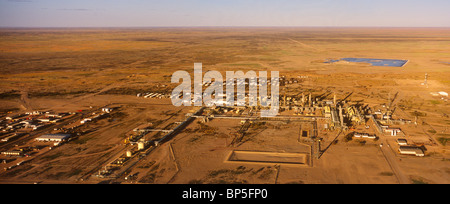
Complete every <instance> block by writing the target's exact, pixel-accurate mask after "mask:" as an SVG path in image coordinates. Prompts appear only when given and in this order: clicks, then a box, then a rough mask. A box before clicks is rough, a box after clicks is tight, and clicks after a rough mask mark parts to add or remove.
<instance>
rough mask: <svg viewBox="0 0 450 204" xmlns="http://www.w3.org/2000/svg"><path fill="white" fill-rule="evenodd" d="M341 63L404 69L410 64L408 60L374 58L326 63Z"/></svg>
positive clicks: (343, 59) (345, 59) (344, 59)
mask: <svg viewBox="0 0 450 204" xmlns="http://www.w3.org/2000/svg"><path fill="white" fill-rule="evenodd" d="M339 61H346V62H356V63H369V64H371V65H372V66H377V67H403V66H404V65H405V64H406V63H408V60H396V59H372V58H342V59H339V60H328V61H326V62H325V63H335V62H339Z"/></svg>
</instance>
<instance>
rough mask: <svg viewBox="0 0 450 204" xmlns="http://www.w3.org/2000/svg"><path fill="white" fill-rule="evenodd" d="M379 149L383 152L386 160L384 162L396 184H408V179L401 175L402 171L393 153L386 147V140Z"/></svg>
mask: <svg viewBox="0 0 450 204" xmlns="http://www.w3.org/2000/svg"><path fill="white" fill-rule="evenodd" d="M380 149H381V151H382V152H383V155H384V157H385V158H386V161H387V162H388V163H389V166H390V167H391V169H392V171H393V172H394V174H395V176H396V177H397V179H398V182H399V183H400V184H410V183H411V182H410V179H409V178H408V177H407V176H406V175H405V174H403V172H402V170H401V169H400V166H399V165H398V163H397V159H396V158H395V155H394V153H393V152H392V150H391V149H390V147H389V146H388V143H387V140H384V144H383V145H382V146H381V147H380Z"/></svg>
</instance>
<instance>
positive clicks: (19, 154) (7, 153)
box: [2, 151, 23, 157]
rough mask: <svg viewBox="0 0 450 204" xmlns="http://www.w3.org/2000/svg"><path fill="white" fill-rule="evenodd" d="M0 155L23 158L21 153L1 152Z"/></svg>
mask: <svg viewBox="0 0 450 204" xmlns="http://www.w3.org/2000/svg"><path fill="white" fill-rule="evenodd" d="M2 154H3V155H5V156H16V157H21V156H23V151H6V152H2Z"/></svg>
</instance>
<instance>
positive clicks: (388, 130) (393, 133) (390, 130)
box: [384, 128, 402, 136]
mask: <svg viewBox="0 0 450 204" xmlns="http://www.w3.org/2000/svg"><path fill="white" fill-rule="evenodd" d="M384 132H386V133H390V134H391V136H397V135H398V134H399V133H401V132H402V130H400V129H399V128H386V129H385V130H384Z"/></svg>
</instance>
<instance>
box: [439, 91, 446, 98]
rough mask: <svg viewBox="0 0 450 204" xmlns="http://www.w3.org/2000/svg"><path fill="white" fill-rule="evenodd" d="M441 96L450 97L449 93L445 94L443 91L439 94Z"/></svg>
mask: <svg viewBox="0 0 450 204" xmlns="http://www.w3.org/2000/svg"><path fill="white" fill-rule="evenodd" d="M439 95H441V96H444V97H448V93H447V92H443V91H441V92H439Z"/></svg>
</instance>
